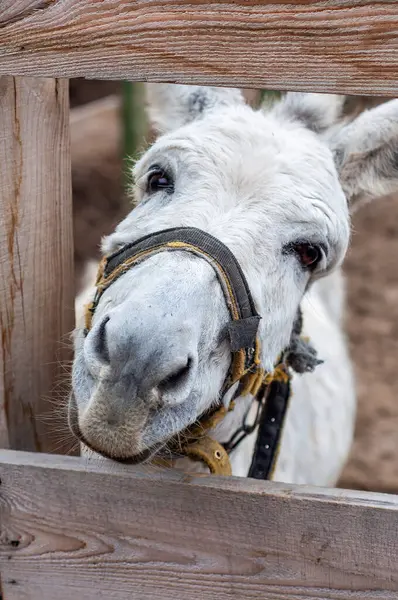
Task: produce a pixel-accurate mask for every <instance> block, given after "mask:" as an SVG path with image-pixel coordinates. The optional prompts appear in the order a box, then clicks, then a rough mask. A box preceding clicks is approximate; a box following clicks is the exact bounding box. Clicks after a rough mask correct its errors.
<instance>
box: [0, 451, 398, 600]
mask: <svg viewBox="0 0 398 600" xmlns="http://www.w3.org/2000/svg"><path fill="white" fill-rule="evenodd" d="M0 477H1V484H0V527H1V532H0V573H1V581H2V588H3V596H4V599H5V600H22V599H26V598H29V600H54V598H57V600H70V598H71V597H74V598H78V599H79V600H94V599H95V600H98V599H102V598H103V599H105V598H106V599H107V600H116V599H117V600H119V599H120V600H121V599H123V600H124V599H126V600H127V599H128V600H153V599H154V598H156V600H176V599H180V598H181V599H184V600H191V599H192V600H194V599H195V600H197V598H198V597H200V598H203V599H204V600H232V599H236V598H239V599H240V600H246V599H254V598H256V599H257V598H267V600H310V599H311V600H314V599H315V600H325V598H328V599H332V600H363V599H364V598H365V597H366V599H367V600H381V599H385V600H387V599H389V600H390V599H391V598H393V597H396V596H397V592H398V536H397V528H396V524H397V519H398V497H397V496H389V495H383V494H367V493H358V492H350V491H344V490H325V489H320V488H308V487H301V486H292V485H284V484H272V483H269V482H258V481H252V480H243V479H242V480H240V479H234V478H225V479H217V478H213V477H197V476H192V477H190V476H186V475H182V474H179V473H177V472H165V471H159V470H157V469H155V468H150V467H146V468H141V469H135V468H131V467H127V466H121V465H116V464H114V463H111V462H107V461H103V462H102V461H90V462H88V461H87V460H85V459H78V458H73V457H57V456H49V455H47V456H46V455H41V454H28V453H22V452H20V453H18V452H12V451H1V452H0Z"/></svg>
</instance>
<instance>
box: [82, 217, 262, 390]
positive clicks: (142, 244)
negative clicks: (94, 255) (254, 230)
mask: <svg viewBox="0 0 398 600" xmlns="http://www.w3.org/2000/svg"><path fill="white" fill-rule="evenodd" d="M172 251H185V252H190V253H192V254H194V255H196V256H199V257H200V258H203V259H204V260H206V261H207V262H208V263H209V264H210V265H211V267H212V268H213V269H214V271H215V273H216V275H217V278H218V281H219V283H220V285H221V288H222V290H223V293H224V298H225V302H226V304H227V307H228V310H229V313H230V316H231V321H230V322H229V323H228V326H227V335H228V340H229V344H230V348H231V352H232V361H231V366H230V369H229V372H228V376H227V378H226V380H225V383H224V386H223V390H222V395H224V394H225V393H226V392H227V391H228V389H229V388H230V387H231V386H232V385H234V384H235V383H237V382H238V381H239V382H241V386H240V390H239V394H240V395H246V394H248V393H253V392H255V391H256V389H258V388H259V386H260V384H261V381H262V378H263V376H264V372H263V370H262V369H261V367H260V342H259V340H258V337H257V330H258V324H259V321H260V318H261V317H260V315H258V313H257V311H256V308H255V305H254V301H253V298H252V295H251V293H250V289H249V286H248V284H247V281H246V278H245V276H244V274H243V272H242V269H241V267H240V265H239V263H238V261H237V259H236V258H235V256H234V255H233V253H232V252H231V250H229V248H227V246H225V245H224V244H223V243H222V242H220V240H218V239H217V238H215V237H213V236H211V235H210V234H208V233H206V232H204V231H202V230H200V229H196V228H194V227H175V228H172V229H165V230H163V231H157V232H155V233H151V234H149V235H147V236H145V237H143V238H140V239H139V240H138V241H136V242H133V243H131V244H127V245H126V246H123V248H121V249H120V250H118V251H117V252H115V253H114V254H112V255H110V256H109V257H106V258H105V259H104V260H103V261H102V263H101V265H100V270H99V274H98V278H97V283H96V285H97V293H96V296H95V298H94V301H93V302H92V304H91V305H90V306H89V307H88V308H87V311H86V330H87V331H88V330H89V329H90V328H91V321H92V316H93V314H94V312H95V310H96V308H97V306H98V303H99V301H100V299H101V296H102V294H103V293H104V292H105V290H107V289H108V288H109V286H110V285H111V284H112V283H113V282H114V281H116V280H117V279H118V278H119V277H121V276H122V275H123V274H124V273H126V271H128V270H129V269H131V268H132V267H134V266H135V265H138V264H139V263H141V262H142V261H144V260H146V259H147V258H149V257H151V256H153V255H155V254H158V253H159V252H172Z"/></svg>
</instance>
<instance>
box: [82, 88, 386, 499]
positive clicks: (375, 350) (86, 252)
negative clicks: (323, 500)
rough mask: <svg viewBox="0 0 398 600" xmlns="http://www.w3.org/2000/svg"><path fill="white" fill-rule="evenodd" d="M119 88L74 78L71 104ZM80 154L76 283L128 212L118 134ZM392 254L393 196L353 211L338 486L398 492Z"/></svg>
mask: <svg viewBox="0 0 398 600" xmlns="http://www.w3.org/2000/svg"><path fill="white" fill-rule="evenodd" d="M119 89H120V88H119V84H117V83H115V82H106V83H100V82H84V81H81V80H75V81H72V82H71V104H72V106H79V105H81V104H82V103H84V102H87V101H92V100H96V99H97V98H101V97H103V96H105V95H107V94H114V93H118V91H119ZM104 127H106V124H104ZM110 138H111V136H110ZM79 145H80V144H79ZM81 150H82V149H81V148H79V151H77V150H76V151H75V153H74V159H73V187H74V226H75V263H76V282H77V286H78V283H79V278H80V276H81V272H82V265H83V263H84V261H85V260H87V258H90V257H94V256H96V254H97V248H98V244H99V241H100V238H101V236H102V235H104V234H106V233H109V232H110V231H112V229H113V228H114V226H115V224H116V223H117V222H118V221H119V220H120V219H121V218H122V216H123V215H124V214H125V212H126V211H127V210H128V204H127V202H126V199H125V198H124V197H123V193H122V182H121V172H122V161H121V158H120V151H119V149H118V148H117V140H116V141H115V136H113V138H112V142H111V141H110V143H109V147H107V148H105V149H102V150H101V151H98V152H97V153H96V152H94V150H93V149H90V151H89V152H86V153H85V154H84V152H83V153H82V152H81ZM397 257H398V196H397V197H396V198H393V197H390V198H386V199H383V200H381V201H379V202H375V203H373V204H369V205H367V206H365V207H363V208H362V209H361V210H360V211H359V212H358V214H357V215H356V216H355V218H354V222H353V238H352V246H351V249H350V251H349V254H348V256H347V259H346V263H345V271H346V274H347V279H348V306H347V332H348V335H349V339H350V346H351V352H352V357H353V360H354V362H355V365H356V376H357V387H358V402H359V406H358V417H357V428H356V436H355V443H354V447H353V450H352V454H351V457H350V460H349V462H348V464H347V466H346V469H345V471H344V473H343V476H342V478H341V481H340V485H341V486H342V487H347V488H357V489H365V490H373V491H384V492H395V493H398V372H397V365H398V265H397Z"/></svg>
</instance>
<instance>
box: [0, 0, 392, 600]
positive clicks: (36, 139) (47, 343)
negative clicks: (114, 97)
mask: <svg viewBox="0 0 398 600" xmlns="http://www.w3.org/2000/svg"><path fill="white" fill-rule="evenodd" d="M397 73H398V5H397V3H396V2H393V1H390V0H320V1H317V0H313V1H312V0H290V2H289V1H285V0H273V2H271V1H268V0H252V1H250V2H248V1H247V0H219V1H218V2H211V1H209V0H195V1H194V2H189V1H188V0H179V1H177V0H79V1H78V0H0V126H1V130H0V165H1V167H0V169H1V171H0V172H1V178H0V300H1V304H0V326H1V345H0V368H1V369H2V373H1V374H0V375H1V376H0V447H2V448H9V450H1V451H0V478H1V483H0V596H1V597H2V599H3V600H22V599H23V600H55V599H57V600H58V599H59V600H62V599H65V600H66V599H68V600H69V599H70V598H71V597H74V598H76V599H77V600H91V599H93V600H94V598H95V599H99V598H104V599H105V598H107V599H113V600H116V599H118V600H119V599H126V600H127V599H129V600H135V599H136V600H149V599H155V598H156V600H167V599H169V598H170V599H173V600H176V599H177V600H180V599H181V600H182V599H183V600H190V599H191V598H192V599H193V598H197V597H200V596H201V597H203V598H205V599H207V598H208V599H209V600H210V599H211V600H229V599H231V600H232V598H233V599H237V598H238V599H239V600H241V599H242V600H243V599H249V598H266V599H267V600H268V599H269V600H282V599H288V600H293V599H294V600H298V599H300V600H305V599H310V598H311V599H312V600H314V599H318V600H325V599H326V598H330V599H333V600H363V599H364V598H366V599H367V600H376V599H377V600H381V599H383V600H384V599H387V598H388V599H390V598H398V512H397V511H398V497H397V496H392V495H391V496H389V495H381V494H364V493H357V492H349V491H342V490H322V489H308V488H304V487H297V486H288V485H277V484H270V483H266V482H256V481H250V480H236V479H233V478H231V479H216V478H210V477H205V478H199V477H195V478H189V477H187V476H182V475H180V474H177V473H171V472H170V473H162V472H159V471H156V470H154V469H151V470H150V471H148V470H146V471H145V470H139V469H137V470H136V469H131V468H123V467H121V466H118V465H113V464H111V465H109V464H105V465H96V464H91V463H87V462H86V461H84V460H83V459H79V458H72V457H61V456H55V455H50V454H38V453H29V452H23V451H24V450H28V451H37V450H41V451H47V452H49V451H52V450H54V448H53V446H52V443H51V436H50V433H51V429H52V428H53V427H54V424H52V425H51V427H50V426H49V425H46V424H45V421H43V420H38V419H37V418H36V416H37V414H42V413H43V412H45V410H46V406H47V403H46V396H48V394H49V393H50V392H51V390H52V389H53V387H54V384H56V382H57V379H58V376H59V371H60V368H61V366H60V364H61V363H62V361H63V360H66V359H68V358H70V355H69V350H68V348H67V346H68V344H61V345H60V340H63V339H64V338H65V336H68V334H69V332H70V331H71V330H72V328H73V319H74V313H73V305H74V303H73V298H74V289H73V277H72V256H73V252H72V248H73V244H72V219H71V212H72V209H71V178H70V149H69V112H68V86H67V80H66V79H65V78H68V77H76V76H83V77H89V78H113V79H115V78H119V79H120V78H129V79H132V80H151V81H175V82H181V83H203V84H213V85H233V86H240V87H248V88H253V87H265V88H268V89H279V90H284V89H291V90H293V89H295V90H303V91H328V92H338V93H351V94H356V93H358V94H369V95H370V94H373V95H383V96H398V76H397ZM47 77H51V78H52V79H47Z"/></svg>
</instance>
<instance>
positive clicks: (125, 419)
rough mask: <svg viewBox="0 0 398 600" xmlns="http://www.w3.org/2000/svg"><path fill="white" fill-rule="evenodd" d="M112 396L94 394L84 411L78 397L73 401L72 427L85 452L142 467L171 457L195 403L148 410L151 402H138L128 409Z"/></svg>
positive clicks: (188, 422) (72, 396)
mask: <svg viewBox="0 0 398 600" xmlns="http://www.w3.org/2000/svg"><path fill="white" fill-rule="evenodd" d="M119 406H120V409H119V410H115V402H112V401H111V395H101V397H100V398H99V397H98V394H95V393H94V394H93V396H92V398H91V399H90V402H89V405H88V406H87V408H86V409H85V410H80V409H79V407H78V403H77V401H76V397H75V394H74V393H73V392H72V394H71V396H70V399H69V409H68V420H69V427H70V429H71V431H72V432H73V434H74V435H75V437H76V438H77V439H78V440H79V441H80V442H81V444H82V452H83V453H84V454H89V452H87V449H88V450H89V451H91V452H93V453H95V454H99V455H101V456H103V457H105V458H109V459H111V460H114V461H117V462H123V463H127V464H139V463H143V462H147V461H149V460H151V459H153V458H154V457H155V455H157V456H162V455H163V454H164V455H165V456H166V455H167V456H168V455H170V452H169V451H167V443H168V441H169V440H170V439H171V438H172V437H173V436H175V435H176V434H178V433H179V432H180V431H182V430H183V429H185V427H187V426H188V425H190V423H191V421H192V414H196V413H194V412H193V410H192V402H190V401H189V399H188V400H187V401H186V402H185V403H182V404H180V405H178V406H175V407H170V406H168V407H159V406H158V407H155V406H154V405H152V406H150V408H148V402H146V401H143V400H141V399H139V398H136V399H135V401H134V403H133V405H130V406H129V407H126V406H125V405H124V403H120V404H119Z"/></svg>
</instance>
